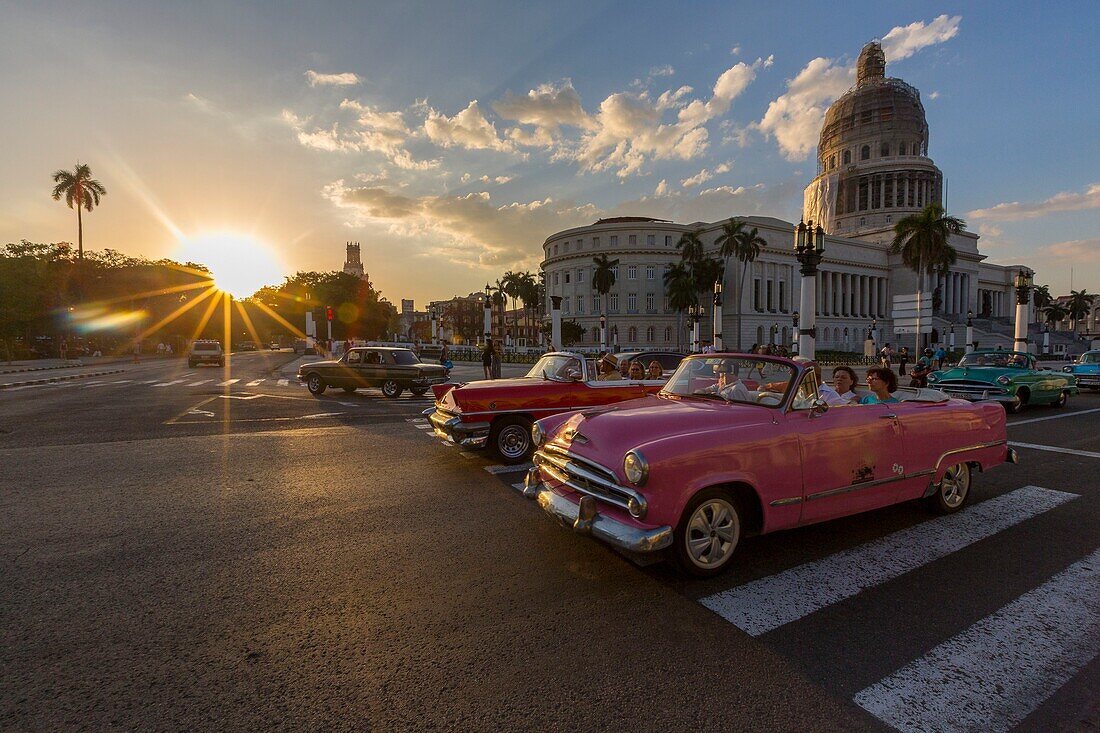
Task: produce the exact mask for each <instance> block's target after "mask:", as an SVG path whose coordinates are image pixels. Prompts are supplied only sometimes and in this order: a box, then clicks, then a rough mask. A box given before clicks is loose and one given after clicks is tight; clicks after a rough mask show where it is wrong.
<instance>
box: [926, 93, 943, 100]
mask: <svg viewBox="0 0 1100 733" xmlns="http://www.w3.org/2000/svg"><path fill="white" fill-rule="evenodd" d="M928 98H929V99H939V98H940V93H939V92H932V93H931V94H929V95H928Z"/></svg>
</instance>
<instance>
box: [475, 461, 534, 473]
mask: <svg viewBox="0 0 1100 733" xmlns="http://www.w3.org/2000/svg"><path fill="white" fill-rule="evenodd" d="M532 465H534V464H531V463H517V464H516V465H514V466H485V470H486V471H488V472H489V473H491V474H493V475H494V476H496V475H497V474H500V473H519V472H520V471H526V470H528V469H530V468H531V466H532Z"/></svg>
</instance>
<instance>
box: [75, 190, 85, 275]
mask: <svg viewBox="0 0 1100 733" xmlns="http://www.w3.org/2000/svg"><path fill="white" fill-rule="evenodd" d="M76 252H77V259H79V260H81V261H83V260H84V220H83V219H82V218H81V216H80V202H77V205H76Z"/></svg>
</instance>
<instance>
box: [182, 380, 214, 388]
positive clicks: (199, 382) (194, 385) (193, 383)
mask: <svg viewBox="0 0 1100 733" xmlns="http://www.w3.org/2000/svg"><path fill="white" fill-rule="evenodd" d="M210 381H212V380H210V379H200V380H199V381H197V382H192V383H191V384H189V385H187V386H188V387H198V386H199V385H200V384H206V383H207V382H210Z"/></svg>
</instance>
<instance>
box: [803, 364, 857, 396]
mask: <svg viewBox="0 0 1100 733" xmlns="http://www.w3.org/2000/svg"><path fill="white" fill-rule="evenodd" d="M792 361H797V362H799V363H800V364H805V365H806V367H807V368H808V369H813V371H814V377H815V378H816V379H817V395H818V397H820V398H821V399H823V400H824V401H825V404H827V405H850V404H852V403H851V402H850V401H849V400H846V399H844V398H843V397H841V396H840V394H839V393H838V392H837V391H836V390H835V389H833V387H832V385H829V384H826V383H825V382H824V381H822V379H821V365H820V364H818V363H817V362H816V361H813V360H812V359H807V358H806V357H805V356H796V357H794V359H792Z"/></svg>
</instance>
